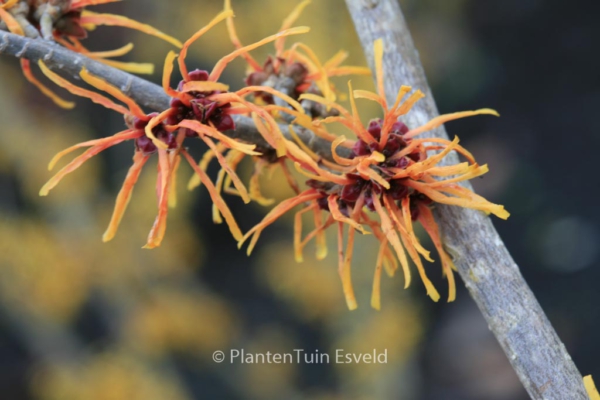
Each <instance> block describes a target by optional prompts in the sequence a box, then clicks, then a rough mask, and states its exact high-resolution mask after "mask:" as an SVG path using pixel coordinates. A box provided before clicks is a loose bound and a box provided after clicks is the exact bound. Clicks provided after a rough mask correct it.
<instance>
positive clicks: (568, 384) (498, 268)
mask: <svg viewBox="0 0 600 400" xmlns="http://www.w3.org/2000/svg"><path fill="white" fill-rule="evenodd" d="M346 4H347V6H348V10H349V11H350V14H351V16H352V19H353V21H354V24H355V27H356V31H357V33H358V36H359V38H360V41H361V43H362V47H363V49H364V51H365V54H366V56H367V59H368V61H369V64H370V65H371V66H373V41H375V40H376V39H378V38H383V43H384V49H385V51H384V59H383V68H384V73H385V77H386V80H385V91H386V97H387V100H388V102H391V103H393V102H394V99H395V98H396V93H397V91H398V88H400V86H401V85H411V86H413V87H414V88H418V89H421V90H422V91H423V93H425V95H426V96H427V97H426V98H425V99H423V100H420V101H419V102H418V103H417V104H416V105H415V107H414V108H413V109H412V110H411V112H410V113H409V114H408V115H407V116H406V120H405V123H406V124H407V125H408V126H409V127H416V126H421V125H423V124H424V123H425V122H427V121H429V120H430V119H432V118H434V117H436V116H437V115H438V111H437V107H436V105H435V101H434V99H433V96H432V94H431V90H430V88H429V85H428V84H427V79H426V77H425V73H424V71H423V67H422V65H421V62H420V60H419V55H418V52H417V50H416V49H415V46H414V44H413V41H412V38H411V35H410V32H409V30H408V27H407V26H406V21H405V20H404V16H403V14H402V12H401V10H400V6H399V5H398V0H346ZM423 136H425V137H440V138H445V139H447V138H448V135H447V134H446V131H445V129H444V127H443V126H442V127H440V128H438V129H436V130H434V131H431V132H427V133H426V134H425V135H423ZM443 163H444V164H445V165H449V164H456V163H458V157H457V155H456V154H450V155H449V156H448V157H446V158H445V160H444V161H443ZM465 186H466V187H468V188H469V189H472V187H471V185H470V184H469V183H466V185H465ZM436 217H437V220H438V223H439V225H440V227H441V229H442V235H443V240H444V243H445V245H446V246H447V248H448V250H449V252H450V253H451V255H452V256H453V257H454V262H455V264H456V266H457V268H458V272H459V274H460V276H461V277H462V279H463V280H464V282H465V285H466V286H467V288H468V289H469V292H470V293H471V296H472V297H473V299H475V302H476V303H477V306H478V307H479V309H480V310H481V313H482V314H483V316H484V317H485V319H486V321H487V323H488V324H489V328H490V329H491V330H492V332H493V333H494V335H495V336H496V338H497V339H498V342H499V343H500V345H501V346H502V348H503V350H504V352H505V353H506V356H507V357H508V359H509V361H510V363H511V365H512V367H513V368H514V370H515V371H516V373H517V375H518V376H519V379H520V380H521V382H522V383H523V385H524V386H525V389H526V390H527V392H528V393H529V395H530V396H531V398H532V399H556V400H564V399H587V398H588V396H587V394H586V391H585V388H584V386H583V381H582V377H581V374H580V373H579V371H578V370H577V367H576V366H575V364H574V363H573V361H572V360H571V357H570V356H569V354H568V353H567V350H566V349H565V346H564V345H563V343H562V342H561V341H560V339H559V337H558V335H557V334H556V332H555V331H554V329H553V328H552V325H551V324H550V321H549V320H548V318H547V317H546V315H545V314H544V311H543V310H542V308H541V307H540V305H539V303H538V301H537V300H536V298H535V296H534V294H533V293H532V292H531V289H530V288H529V286H528V285H527V283H526V282H525V280H524V279H523V276H522V275H521V272H520V271H519V267H518V266H517V265H516V264H515V262H514V260H513V259H512V257H511V256H510V254H509V252H508V250H507V249H506V247H505V246H504V243H503V242H502V239H501V238H500V236H499V235H498V233H497V232H496V229H495V228H494V226H493V225H492V221H491V220H490V218H488V217H486V216H485V215H484V214H483V213H482V212H479V211H474V210H469V209H465V208H460V207H452V206H442V205H439V206H437V208H436Z"/></svg>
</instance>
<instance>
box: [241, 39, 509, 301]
mask: <svg viewBox="0 0 600 400" xmlns="http://www.w3.org/2000/svg"><path fill="white" fill-rule="evenodd" d="M374 53H375V66H376V69H375V73H376V80H377V93H372V92H368V91H364V90H356V91H354V90H352V86H351V85H350V83H349V89H350V103H351V109H352V112H350V111H348V110H346V109H345V108H344V107H342V106H340V105H339V104H337V103H335V102H332V101H330V100H328V99H326V98H324V97H321V96H316V95H312V94H305V95H303V96H301V98H306V99H309V100H311V101H314V102H317V103H320V104H323V105H326V106H329V107H332V108H335V109H336V110H337V111H338V112H339V116H334V117H328V118H325V119H323V120H318V121H314V122H313V123H312V124H313V126H314V127H315V129H323V128H324V126H325V125H326V124H328V123H333V122H337V123H341V124H342V125H344V126H345V127H346V128H348V129H349V130H350V131H351V132H352V134H353V135H354V136H356V139H353V140H347V139H346V138H345V137H344V136H341V137H338V138H336V139H335V140H334V141H333V143H332V153H333V158H334V160H335V162H336V164H337V165H336V168H332V166H329V168H328V169H331V170H337V171H343V172H342V173H340V174H339V175H338V174H335V179H332V175H333V174H332V173H331V172H329V171H328V169H325V168H323V167H321V166H320V165H317V164H316V162H315V163H314V164H312V165H309V164H308V163H307V164H304V165H301V164H297V168H298V170H299V171H300V172H302V173H303V174H305V175H307V176H308V177H310V178H311V179H310V180H309V181H307V185H308V186H309V187H310V188H309V189H307V190H305V191H303V192H301V193H300V194H298V195H297V196H295V197H293V198H291V199H289V200H287V201H284V202H283V203H281V204H279V205H278V206H276V207H275V208H274V209H273V210H272V211H271V212H270V213H269V214H268V215H267V216H266V217H265V218H264V219H263V221H262V222H261V223H259V224H258V225H256V226H255V227H254V228H252V229H251V230H250V231H249V232H248V233H247V234H246V235H245V236H244V238H243V240H242V241H240V242H239V244H240V245H241V244H242V243H243V242H244V241H245V240H247V239H249V238H252V239H251V242H250V245H249V247H248V252H250V251H251V250H252V248H253V247H254V244H255V243H256V241H257V239H258V237H259V235H260V233H261V232H262V231H263V230H264V229H265V228H266V227H267V226H268V225H270V224H271V223H272V222H274V221H275V220H276V219H277V218H278V217H280V216H281V215H283V214H284V213H285V212H287V211H289V210H291V209H292V208H293V207H295V206H297V205H301V204H305V207H304V208H303V209H301V210H300V211H298V212H297V213H296V218H295V228H294V245H295V251H296V258H297V259H301V253H302V249H303V248H304V246H305V245H306V243H307V242H308V241H309V240H310V239H312V238H313V237H315V236H316V235H317V234H318V233H319V232H322V231H323V230H324V229H326V228H327V227H329V226H331V225H334V224H335V225H337V231H338V258H339V274H340V277H341V280H342V287H343V290H344V294H345V297H346V302H347V304H348V307H349V308H350V309H354V308H356V307H357V304H356V300H355V297H354V292H353V289H352V280H351V273H350V264H351V260H352V252H353V243H354V237H355V233H356V232H357V231H358V232H360V233H363V234H364V233H369V231H368V230H369V229H370V233H372V234H373V235H374V236H375V238H376V239H377V240H378V241H379V242H380V247H379V253H378V256H377V260H376V262H375V277H374V283H373V293H372V298H371V305H372V306H373V307H374V308H377V309H378V308H379V307H380V278H381V271H382V269H383V268H385V269H386V271H387V272H388V274H389V275H393V273H394V271H395V270H396V269H397V267H398V265H397V264H398V263H397V261H396V259H397V260H399V262H400V265H401V266H402V271H403V274H404V278H405V287H408V285H409V284H410V281H411V272H410V269H409V265H408V258H410V259H412V261H413V262H414V263H415V265H416V267H417V270H418V273H419V275H420V277H421V280H422V281H423V283H424V285H425V288H426V292H427V294H428V295H429V296H430V297H431V298H432V299H433V300H434V301H437V300H438V299H439V297H440V295H439V293H438V292H437V290H436V289H435V287H434V286H433V285H432V283H431V281H430V280H429V278H428V277H427V274H426V272H425V268H424V266H423V263H422V260H421V257H423V258H425V259H426V260H428V261H432V259H431V258H430V256H429V252H428V251H427V250H425V249H424V248H423V247H422V246H421V244H420V243H419V240H418V239H417V237H416V235H415V233H414V226H413V225H414V222H415V221H418V222H420V223H421V225H422V226H423V227H424V229H425V231H426V232H427V233H428V234H429V236H430V237H431V239H432V241H433V244H434V246H435V247H436V250H437V251H438V253H439V255H440V258H441V262H442V268H443V272H444V275H445V276H446V278H447V280H448V287H449V289H448V301H452V300H454V298H455V294H456V289H455V282H454V277H453V269H454V266H453V264H452V260H451V258H450V257H449V256H448V255H447V254H446V252H445V251H444V249H443V247H442V243H441V239H440V235H439V230H438V226H437V224H436V222H435V220H434V218H433V214H432V212H431V209H430V205H431V204H435V203H441V204H449V205H457V206H461V207H466V208H472V209H476V210H481V211H484V212H486V213H492V214H494V215H496V216H498V217H500V218H503V219H506V218H507V217H508V216H509V214H508V212H506V211H505V210H504V208H503V207H502V206H500V205H496V204H492V203H490V202H488V201H487V200H485V199H484V198H482V197H480V196H477V195H476V194H474V193H473V192H471V191H469V190H467V189H465V188H464V187H462V186H460V185H459V184H458V182H461V181H464V180H468V179H471V178H474V177H476V176H480V175H483V174H485V173H486V172H487V171H488V168H487V166H486V165H482V166H480V165H479V164H477V163H476V162H475V159H474V158H473V156H472V155H471V154H470V153H469V152H468V151H467V150H466V149H464V148H463V147H462V146H460V145H459V144H458V138H455V139H454V140H453V141H449V140H445V139H439V138H427V139H419V138H416V136H417V135H419V134H420V133H422V132H425V131H428V130H430V129H433V128H435V127H437V126H439V125H441V124H443V123H445V122H448V121H451V120H454V119H458V118H463V117H467V116H472V115H478V114H491V115H497V113H496V112H495V111H493V110H490V109H481V110H477V111H467V112H458V113H454V114H446V115H441V116H439V117H436V118H434V119H432V120H431V121H429V122H428V123H427V124H425V125H423V126H421V127H417V128H414V129H410V128H409V127H407V126H406V125H405V124H404V123H402V122H400V121H399V120H398V119H399V117H401V116H403V115H405V114H406V113H408V112H409V111H410V109H411V108H412V106H413V105H414V104H415V103H416V102H417V101H418V100H419V99H420V98H422V97H423V94H422V93H421V92H420V91H419V90H417V91H415V92H413V93H412V94H411V95H409V96H408V97H407V98H406V99H404V98H405V97H406V96H407V95H408V94H409V93H410V92H411V88H410V87H408V86H403V87H402V88H400V90H399V92H398V96H397V98H396V101H395V103H394V104H393V105H392V106H391V107H390V106H388V104H387V102H386V99H385V94H384V81H383V78H384V77H383V67H382V57H383V45H382V41H381V40H378V41H376V42H375V45H374ZM355 98H364V99H368V100H372V101H375V102H377V103H379V104H380V105H381V107H382V109H383V112H384V116H383V118H382V119H375V120H372V121H371V122H370V123H369V125H368V126H366V127H365V126H363V124H362V123H361V121H360V118H359V115H358V111H357V106H356V104H355ZM340 146H342V147H345V148H346V153H347V154H346V157H342V156H341V155H340V154H339V153H338V152H337V149H338V147H340ZM433 151H439V152H438V153H436V154H430V153H432V152H433ZM451 151H457V152H458V153H460V154H461V155H463V156H464V157H465V159H466V160H467V161H466V162H463V163H460V164H457V165H451V166H438V164H439V162H440V161H441V160H442V159H443V158H444V157H445V156H446V155H447V154H448V153H449V152H451ZM307 154H308V155H310V153H307ZM314 157H315V155H312V158H313V161H316V160H315V159H314ZM317 208H319V209H321V210H324V211H328V212H329V215H328V216H327V218H326V219H325V220H324V221H322V220H318V221H316V227H315V229H314V230H313V231H311V232H310V233H309V234H308V235H307V236H306V237H305V238H304V239H302V225H301V222H302V220H301V217H300V216H301V214H303V213H305V212H307V211H310V210H314V209H317ZM372 213H374V214H375V215H376V216H377V217H378V220H377V219H374V218H373V217H372ZM344 225H349V229H348V235H347V242H346V244H344ZM390 246H391V249H390ZM406 253H408V257H407V255H406Z"/></svg>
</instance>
